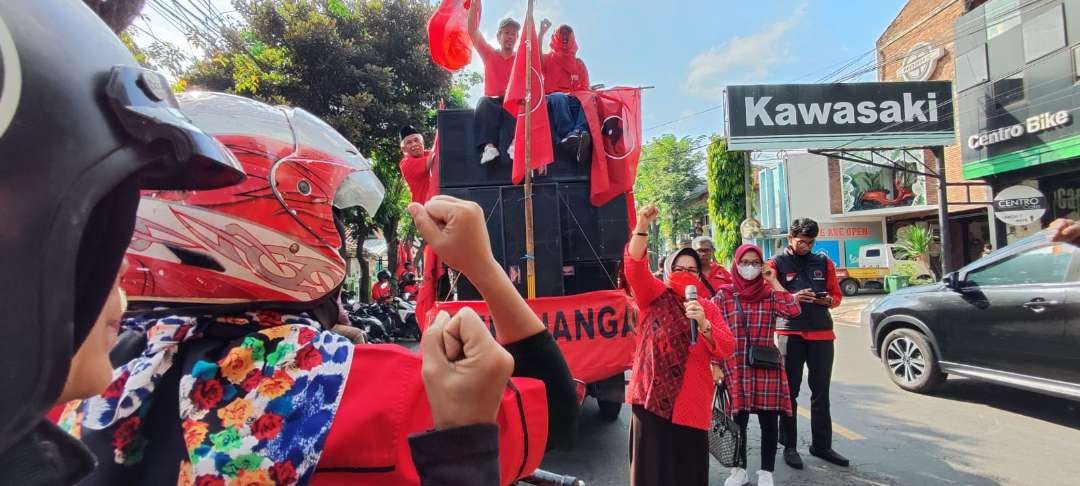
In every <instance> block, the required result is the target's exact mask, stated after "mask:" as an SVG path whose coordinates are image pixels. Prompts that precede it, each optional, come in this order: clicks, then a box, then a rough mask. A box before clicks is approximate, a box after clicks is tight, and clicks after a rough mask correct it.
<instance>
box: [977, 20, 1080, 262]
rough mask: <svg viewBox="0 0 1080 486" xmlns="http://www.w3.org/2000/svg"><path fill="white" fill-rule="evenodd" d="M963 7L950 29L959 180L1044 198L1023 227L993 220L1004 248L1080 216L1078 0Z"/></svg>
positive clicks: (1079, 39) (1001, 190) (1079, 47)
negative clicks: (1039, 212) (1026, 190)
mask: <svg viewBox="0 0 1080 486" xmlns="http://www.w3.org/2000/svg"><path fill="white" fill-rule="evenodd" d="M967 6H968V11H967V12H966V13H965V14H964V15H963V16H962V17H960V19H959V20H957V21H956V24H955V26H956V27H955V29H956V41H955V44H956V50H957V52H958V55H957V61H956V62H957V68H956V71H957V79H956V91H957V98H956V99H957V112H958V120H957V128H958V132H959V135H960V141H961V153H962V159H963V175H964V177H966V178H968V179H981V180H985V181H987V182H988V183H989V184H990V185H991V187H992V188H993V190H994V192H995V193H996V194H1001V193H1004V192H1005V191H1006V190H1007V189H1009V188H1012V187H1014V186H1028V187H1032V188H1035V189H1037V190H1038V191H1039V192H1041V193H1042V196H1043V197H1044V198H1045V199H1043V200H1042V203H1043V205H1044V206H1045V208H1046V211H1045V214H1044V215H1043V216H1042V217H1041V218H1039V219H1038V220H1036V221H1034V222H1032V223H1030V224H1027V225H1023V226H1015V225H1006V224H1004V223H1002V222H1000V221H995V225H996V226H997V229H998V243H999V244H1005V243H1007V242H1013V241H1016V240H1017V239H1019V238H1022V237H1024V236H1027V235H1029V234H1032V233H1034V232H1037V231H1039V230H1040V229H1042V228H1044V227H1046V225H1047V224H1049V223H1050V222H1051V221H1052V220H1053V219H1054V218H1073V219H1076V218H1078V217H1080V164H1078V161H1080V124H1078V123H1077V122H1076V120H1075V118H1076V116H1077V110H1078V109H1080V87H1078V85H1077V83H1078V82H1080V0H1041V1H1039V0H1035V1H1033V0H992V1H987V2H978V1H972V2H968V5H967ZM1014 190H1015V189H1014ZM999 209H1000V206H999Z"/></svg>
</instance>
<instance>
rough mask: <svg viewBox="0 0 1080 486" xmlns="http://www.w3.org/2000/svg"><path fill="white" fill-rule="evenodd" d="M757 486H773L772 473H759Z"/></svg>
mask: <svg viewBox="0 0 1080 486" xmlns="http://www.w3.org/2000/svg"><path fill="white" fill-rule="evenodd" d="M757 484H758V486H773V482H772V473H771V472H769V471H758V472H757Z"/></svg>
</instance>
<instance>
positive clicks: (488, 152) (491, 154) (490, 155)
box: [480, 144, 499, 164]
mask: <svg viewBox="0 0 1080 486" xmlns="http://www.w3.org/2000/svg"><path fill="white" fill-rule="evenodd" d="M497 158H499V149H497V148H495V146H494V145H491V144H488V146H486V147H484V154H483V155H481V156H480V163H481V164H486V163H488V162H491V161H492V160H495V159H497Z"/></svg>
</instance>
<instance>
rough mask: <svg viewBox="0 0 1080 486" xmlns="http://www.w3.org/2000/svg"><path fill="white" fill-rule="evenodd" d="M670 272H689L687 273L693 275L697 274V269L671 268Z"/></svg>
mask: <svg viewBox="0 0 1080 486" xmlns="http://www.w3.org/2000/svg"><path fill="white" fill-rule="evenodd" d="M671 271H672V272H689V273H693V274H697V273H698V269H697V267H673V268H672V269H671Z"/></svg>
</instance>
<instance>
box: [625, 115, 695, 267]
mask: <svg viewBox="0 0 1080 486" xmlns="http://www.w3.org/2000/svg"><path fill="white" fill-rule="evenodd" d="M701 142H702V138H700V137H699V138H691V137H683V138H677V137H675V135H670V134H668V135H662V136H660V137H657V138H654V139H653V140H652V141H650V142H649V143H648V144H646V145H645V147H644V148H643V150H642V155H641V163H640V165H639V166H638V176H637V180H636V181H635V182H634V196H635V198H636V199H637V200H638V201H640V202H641V203H643V204H649V203H652V204H656V207H657V208H658V209H659V210H660V218H659V223H660V235H661V238H662V241H663V243H664V244H665V246H666V247H668V248H673V247H674V246H675V245H676V244H677V243H678V238H679V237H680V236H682V235H688V234H690V233H691V232H692V230H693V218H694V216H695V210H694V208H693V207H692V204H690V203H691V200H690V199H691V196H692V195H693V193H694V191H695V190H698V189H700V188H701V186H702V185H703V184H704V180H703V178H702V175H701V173H702V169H703V164H704V160H703V157H702V154H701V153H700V152H698V151H696V150H695V147H696V146H697V145H700V143H701ZM699 213H700V212H698V214H699ZM653 249H654V250H656V249H658V248H656V245H653Z"/></svg>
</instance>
